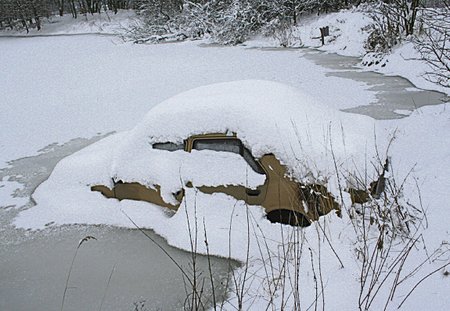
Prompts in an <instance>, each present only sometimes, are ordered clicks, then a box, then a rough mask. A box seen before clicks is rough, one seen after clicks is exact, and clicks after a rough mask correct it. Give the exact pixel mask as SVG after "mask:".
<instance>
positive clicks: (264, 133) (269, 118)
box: [114, 80, 376, 182]
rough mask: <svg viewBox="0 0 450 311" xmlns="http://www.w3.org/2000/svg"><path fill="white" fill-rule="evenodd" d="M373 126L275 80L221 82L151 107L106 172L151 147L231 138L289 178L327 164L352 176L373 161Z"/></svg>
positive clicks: (310, 176) (307, 177) (328, 169)
mask: <svg viewBox="0 0 450 311" xmlns="http://www.w3.org/2000/svg"><path fill="white" fill-rule="evenodd" d="M374 124H375V123H374V120H373V119H371V118H369V117H366V116H361V115H355V114H349V113H344V112H341V111H337V110H335V109H333V108H331V107H328V106H325V105H323V104H322V103H320V102H318V101H317V100H315V99H314V98H312V97H311V96H309V95H308V94H306V93H304V92H300V91H299V90H297V89H295V88H293V87H291V86H288V85H284V84H281V83H277V82H271V81H261V80H244V81H233V82H224V83H218V84H212V85H207V86H202V87H198V88H195V89H192V90H189V91H186V92H183V93H180V94H178V95H176V96H174V97H171V98H169V99H167V100H165V101H163V102H162V103H160V104H159V105H157V106H155V107H154V108H153V109H151V110H150V111H149V112H148V114H147V115H146V116H145V117H144V119H143V120H142V122H140V123H139V124H138V125H137V126H136V127H135V128H134V129H133V130H131V131H130V133H129V135H128V137H127V138H126V139H124V140H123V142H122V144H121V146H120V147H119V148H117V149H116V156H115V164H114V167H115V168H116V169H118V168H120V167H124V166H129V164H128V163H130V161H132V159H133V161H137V162H139V158H141V157H148V156H149V154H148V152H151V150H152V144H153V143H155V142H174V143H181V142H183V140H184V139H186V138H188V137H190V136H192V135H198V134H206V133H236V134H237V137H238V138H239V139H241V140H242V142H243V143H244V145H245V146H246V147H247V148H248V149H250V150H251V152H252V154H253V155H254V156H255V157H257V158H258V157H261V156H263V155H264V154H275V156H276V157H277V158H278V159H279V160H280V161H281V162H282V163H283V164H285V165H286V166H287V167H288V169H289V172H290V173H291V174H292V175H293V176H294V177H295V178H296V179H297V180H299V181H304V182H317V181H321V180H322V181H324V180H325V181H326V180H328V178H329V177H330V176H331V175H333V173H334V172H335V165H338V166H340V168H343V169H344V170H345V169H348V170H350V171H352V170H354V169H362V167H364V166H365V165H367V162H366V161H367V157H369V158H372V159H373V157H374V155H375V145H376V144H375V142H374ZM372 159H369V161H371V160H372ZM131 163H132V162H131ZM361 165H362V166H361ZM343 166H344V167H343ZM134 173H138V172H136V171H135V172H134Z"/></svg>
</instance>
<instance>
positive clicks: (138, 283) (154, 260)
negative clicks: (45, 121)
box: [0, 136, 236, 311]
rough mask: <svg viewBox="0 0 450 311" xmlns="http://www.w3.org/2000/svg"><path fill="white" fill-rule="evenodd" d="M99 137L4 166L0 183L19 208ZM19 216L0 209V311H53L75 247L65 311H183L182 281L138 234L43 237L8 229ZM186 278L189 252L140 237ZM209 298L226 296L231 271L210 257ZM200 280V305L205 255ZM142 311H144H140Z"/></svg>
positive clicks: (67, 229)
mask: <svg viewBox="0 0 450 311" xmlns="http://www.w3.org/2000/svg"><path fill="white" fill-rule="evenodd" d="M102 137H103V136H98V137H94V138H92V139H74V140H71V141H70V142H68V143H66V144H64V145H56V144H53V145H50V146H48V147H46V148H44V149H43V150H41V153H40V154H39V155H38V156H34V157H27V158H23V159H18V160H15V161H12V162H10V166H9V167H7V168H4V169H2V170H0V180H2V179H4V178H5V179H9V180H10V181H17V182H18V183H19V184H21V185H23V189H21V190H20V191H17V192H16V193H15V196H16V199H19V200H18V202H20V201H21V200H20V198H22V200H23V203H26V204H25V205H24V206H23V207H22V208H20V209H24V208H29V207H32V205H33V202H31V201H30V202H27V201H28V198H29V197H30V195H31V194H32V192H33V191H34V189H35V188H36V187H37V186H38V185H39V184H40V183H41V182H42V181H44V180H45V179H46V178H47V177H48V176H49V174H50V173H51V171H52V170H53V168H54V166H55V165H56V164H57V162H58V161H59V160H60V159H62V158H63V157H65V156H67V155H69V154H72V153H73V152H75V151H77V150H79V149H81V148H83V147H85V146H86V145H89V144H91V143H93V142H95V141H97V140H99V139H100V138H102ZM20 209H17V208H15V207H12V206H9V207H8V206H3V207H2V208H0V221H1V223H0V244H1V245H2V247H1V248H0V267H1V269H0V310H36V311H39V310H42V311H44V310H45V311H47V310H60V309H61V303H62V297H63V293H64V290H65V284H66V281H67V275H68V271H69V269H70V266H71V262H72V260H73V258H74V256H75V252H76V250H77V246H78V243H79V241H80V240H81V239H83V238H84V237H86V236H92V237H95V238H96V240H94V239H91V240H89V241H87V242H85V243H83V244H82V245H81V247H80V248H79V250H78V252H77V254H76V258H75V261H74V264H73V267H72V272H71V277H70V279H69V283H68V287H67V293H66V299H65V303H64V310H86V308H87V307H88V306H89V308H90V309H91V310H100V307H101V309H102V310H135V308H136V306H138V307H140V308H142V307H143V306H145V308H147V309H148V310H174V309H182V308H183V306H184V303H185V299H186V297H187V296H188V295H190V294H191V293H190V291H189V288H190V287H189V281H188V279H187V278H186V277H183V274H182V273H181V271H180V270H179V268H178V267H177V265H176V264H175V263H174V262H173V261H172V260H171V259H170V258H169V256H168V255H167V254H166V253H165V252H163V251H162V250H161V249H160V248H159V247H158V246H156V245H155V244H154V242H153V241H152V240H150V239H149V238H148V237H146V236H145V235H144V234H143V233H142V232H140V231H139V230H130V229H121V228H114V227H107V226H85V225H76V226H63V227H52V226H51V224H49V228H48V229H46V230H42V231H37V232H30V231H26V230H18V229H15V228H13V227H12V226H11V225H10V221H11V220H12V218H13V217H14V216H15V215H16V214H17V213H18V211H19V210H20ZM145 232H146V234H147V235H149V236H150V237H151V239H153V240H154V241H155V242H156V243H158V244H159V245H160V246H161V247H162V248H163V249H164V250H165V251H166V252H167V253H168V254H169V255H170V257H172V258H173V260H175V261H176V262H177V264H178V265H180V266H181V267H183V270H184V271H185V273H187V275H188V276H189V277H190V278H192V277H193V269H192V256H191V254H190V253H188V252H185V251H181V250H179V249H176V248H173V247H170V246H168V245H167V243H166V242H165V240H164V239H162V238H160V237H159V236H157V235H156V234H154V233H153V232H151V231H145ZM210 261H211V267H212V271H213V283H214V287H215V297H216V300H217V301H221V300H222V299H223V298H224V296H225V295H226V283H227V277H228V276H229V272H230V271H232V269H233V267H235V266H236V263H235V262H231V261H229V260H227V259H222V258H215V257H211V258H210ZM196 265H197V268H196V269H197V270H196V274H197V275H199V274H201V276H199V281H200V282H201V283H203V282H204V284H205V286H204V293H203V294H202V295H203V299H204V301H205V303H207V304H209V305H210V304H211V302H212V295H211V286H210V284H211V280H210V277H209V273H208V271H209V263H208V258H207V257H206V256H197V257H196ZM142 310H145V309H144V308H142Z"/></svg>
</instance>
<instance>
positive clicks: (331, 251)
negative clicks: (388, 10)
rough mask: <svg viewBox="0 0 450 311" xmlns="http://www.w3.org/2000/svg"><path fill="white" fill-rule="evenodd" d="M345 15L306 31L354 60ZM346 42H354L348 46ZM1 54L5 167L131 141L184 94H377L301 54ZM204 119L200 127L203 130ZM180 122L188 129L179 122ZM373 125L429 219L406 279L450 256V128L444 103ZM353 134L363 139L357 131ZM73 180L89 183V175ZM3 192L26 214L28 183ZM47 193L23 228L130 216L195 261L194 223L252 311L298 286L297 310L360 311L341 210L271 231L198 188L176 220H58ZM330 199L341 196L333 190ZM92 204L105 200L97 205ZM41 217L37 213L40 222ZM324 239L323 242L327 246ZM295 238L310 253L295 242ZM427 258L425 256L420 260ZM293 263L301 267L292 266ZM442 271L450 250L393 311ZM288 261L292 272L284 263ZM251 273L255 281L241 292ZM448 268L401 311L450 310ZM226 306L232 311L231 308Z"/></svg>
mask: <svg viewBox="0 0 450 311" xmlns="http://www.w3.org/2000/svg"><path fill="white" fill-rule="evenodd" d="M339 14H342V15H339ZM351 16H352V15H351V14H350V13H349V12H344V13H337V15H333V14H332V15H329V16H328V17H326V18H325V19H321V20H318V21H315V22H311V23H310V28H309V30H308V28H305V31H307V32H308V33H313V32H314V29H316V25H319V24H320V25H327V24H330V26H332V27H330V31H331V32H339V31H343V32H346V34H345V35H344V36H341V37H340V38H342V39H344V38H348V39H345V40H341V39H339V37H337V38H336V39H335V40H334V41H333V42H327V44H326V46H325V47H323V49H326V50H327V51H332V52H342V51H344V52H342V53H345V54H346V55H357V56H360V53H361V50H360V49H359V48H358V47H359V46H360V44H361V42H362V39H361V38H362V36H363V35H362V34H358V33H359V31H358V27H359V26H361V25H363V24H364V23H365V21H364V20H363V19H361V18H360V17H358V18H356V19H357V20H358V22H357V23H356V22H355V21H352V17H351ZM314 23H315V24H314ZM355 23H356V24H355ZM337 25H339V27H338V26H337ZM355 25H356V26H358V27H356V26H355ZM338 28H339V30H338ZM55 32H56V31H55ZM350 32H351V33H350ZM314 36H315V35H314ZM309 37H311V36H309ZM307 38H308V37H305V38H302V41H303V42H304V43H305V44H307V45H309V44H310V45H312V44H313V43H312V42H315V41H311V43H308V42H309V41H308V39H307ZM353 39H354V40H353ZM312 40H317V39H312ZM352 40H353V41H352ZM345 42H349V43H348V45H345ZM351 42H354V44H353V45H352V43H351ZM250 45H251V44H250ZM344 46H346V47H345V48H344ZM68 47H71V48H70V49H68ZM321 49H322V48H321ZM399 49H400V51H403V50H401V48H399ZM405 49H407V48H405ZM0 50H1V51H2V52H1V54H0V70H1V73H2V74H1V76H0V94H3V96H2V97H1V99H0V105H1V110H2V113H1V115H0V124H2V131H1V132H0V151H1V152H0V167H4V166H5V165H7V162H8V161H10V160H13V159H17V158H19V157H24V156H30V155H33V154H36V153H39V150H40V149H41V148H43V147H45V146H47V145H49V144H52V143H55V142H56V143H63V142H66V141H68V140H70V139H73V138H76V137H92V136H95V135H97V134H99V133H107V132H111V131H117V132H122V131H125V130H129V129H131V128H133V127H134V126H135V125H136V124H137V123H138V122H139V121H140V120H141V119H142V116H143V115H144V114H146V113H147V111H149V110H150V109H151V108H152V107H153V106H154V105H155V104H157V103H159V102H161V101H162V100H164V99H166V98H168V97H170V96H173V95H175V94H177V93H180V92H181V91H186V90H188V89H191V88H193V87H198V86H202V85H205V84H210V83H213V82H225V81H234V80H242V79H263V80H270V81H277V82H283V83H285V84H287V85H289V86H292V87H295V88H296V89H299V90H300V91H301V92H303V93H305V94H308V95H309V96H312V97H314V98H316V100H317V101H318V102H319V103H321V105H322V107H321V109H323V110H325V111H326V110H328V109H329V111H330V112H331V111H333V110H334V109H345V108H351V107H356V106H360V105H369V104H371V103H373V102H375V101H376V97H375V95H376V93H375V91H373V90H369V89H368V88H369V87H368V85H367V84H365V83H362V82H357V81H353V80H350V79H345V78H340V77H336V76H329V75H328V73H329V71H330V70H329V69H326V68H323V67H321V66H319V65H316V64H314V63H313V62H311V61H309V60H307V59H306V58H304V57H302V55H303V52H302V51H295V50H291V51H277V50H259V49H251V48H247V47H226V48H222V47H210V46H207V47H202V46H201V43H199V42H184V43H178V44H176V45H175V44H165V45H149V46H142V45H132V44H128V43H127V44H124V43H122V42H120V41H118V40H117V39H112V38H105V37H98V36H79V37H55V38H32V39H19V38H0ZM403 53H404V52H403ZM399 55H400V54H399ZM401 55H403V54H401ZM393 57H394V56H393ZM402 59H403V58H402ZM403 61H404V63H403V65H402V63H401V62H402V60H400V59H398V60H396V61H394V62H390V63H393V64H396V65H395V66H398V67H394V65H392V67H389V65H388V66H386V67H384V68H386V69H383V70H386V71H388V70H391V72H389V73H390V74H402V75H403V76H406V77H407V78H410V79H411V80H412V81H413V82H414V83H418V84H419V86H423V84H420V83H422V82H421V81H422V80H421V78H420V76H417V75H418V74H419V72H420V70H423V67H421V66H416V65H415V64H416V63H415V61H414V62H413V61H409V62H408V61H407V60H403ZM389 68H391V69H389ZM421 68H422V69H421ZM400 69H402V70H403V71H401V70H400ZM430 87H431V86H430ZM201 118H202V116H199V118H198V122H199V123H201V122H202V119H201ZM349 118H351V115H350V114H349ZM173 121H174V122H179V123H180V124H182V123H183V120H179V119H178V120H173ZM370 122H374V123H375V126H374V127H375V128H374V134H375V133H376V134H377V141H380V146H382V145H383V143H386V142H387V140H388V139H389V137H391V136H392V135H395V139H394V140H393V143H392V145H391V147H390V149H389V152H388V155H389V156H390V157H391V159H392V163H391V164H392V167H393V169H394V171H393V172H390V174H392V175H391V176H393V177H395V179H396V180H397V182H399V183H402V182H403V180H404V178H405V177H406V176H408V178H407V179H406V181H405V182H404V184H403V185H402V187H403V193H404V197H402V198H400V199H401V201H403V202H405V204H411V205H414V206H417V207H419V206H421V205H422V206H423V208H424V210H425V211H426V213H427V219H426V221H427V229H426V230H423V232H422V231H421V233H422V236H423V241H422V240H421V241H420V244H417V245H416V248H414V250H413V251H412V255H411V256H410V257H409V258H408V260H407V262H406V264H405V265H404V273H405V274H402V275H401V276H403V275H407V274H408V273H409V272H410V271H412V270H414V268H415V267H416V266H417V265H418V264H420V263H421V262H422V261H423V260H424V259H426V256H427V255H426V254H428V255H431V254H432V252H433V251H434V249H436V248H437V247H439V246H440V245H444V251H445V249H448V243H449V240H450V232H449V227H450V226H449V225H448V219H450V210H449V209H448V208H446V207H447V206H448V198H449V195H448V189H450V182H449V176H450V136H449V135H446V133H448V132H449V130H450V105H449V104H448V103H447V104H445V103H444V104H442V105H438V106H430V107H424V108H421V109H418V110H416V111H414V112H413V113H412V114H411V115H410V116H409V117H407V118H404V119H401V120H391V121H388V120H386V121H376V122H375V121H370ZM355 124H356V123H355ZM311 126H314V124H311ZM353 130H354V131H358V130H360V129H359V128H357V127H356V125H355V128H353ZM120 135H123V134H119V135H116V136H112V137H109V138H106V140H103V141H101V142H99V143H98V144H96V145H93V146H91V147H89V148H91V150H92V149H95V148H97V149H98V150H101V151H103V152H104V151H105V149H104V148H103V147H104V146H108V144H109V143H110V141H111V140H114V139H118V138H120V137H121V136H120ZM269 135H270V133H269ZM354 143H355V142H354ZM364 150H365V146H363V145H362V146H361V156H362V157H364V156H365V154H366V152H365V151H364ZM83 152H85V154H86V152H88V151H83ZM380 153H381V157H384V156H385V153H386V150H384V149H382V150H380ZM80 156H83V153H79V154H74V155H73V156H71V159H74V158H77V157H80ZM68 161H70V159H68V160H67V161H65V162H61V166H64V163H66V164H67V163H68ZM57 171H60V170H57ZM77 173H78V174H81V175H82V173H83V172H82V171H78V172H77ZM409 173H410V174H409ZM56 177H57V176H56ZM60 177H61V176H60ZM63 177H64V176H63ZM49 182H52V178H51V179H50V180H49ZM59 182H61V181H60V180H59ZM0 185H1V186H2V187H0V190H1V192H0V195H1V196H0V203H1V204H0V205H2V206H4V205H13V204H14V205H16V204H17V207H19V206H20V205H21V204H22V202H21V201H17V200H14V198H12V197H11V195H12V194H13V193H14V191H15V190H16V188H17V186H20V185H18V184H17V183H11V182H8V181H7V178H6V177H5V178H4V179H3V180H1V181H0ZM47 185H49V184H47ZM42 187H43V188H40V189H41V190H38V197H39V200H38V206H36V207H32V208H30V209H28V210H25V211H24V212H23V213H22V214H21V215H20V216H19V217H18V218H17V219H16V222H15V223H16V224H17V225H19V226H21V227H25V228H28V227H40V226H41V225H42V224H46V223H49V222H51V221H54V220H55V218H58V221H57V222H58V223H59V224H62V223H69V224H70V223H80V222H81V223H90V224H104V223H107V224H115V225H121V226H123V225H124V222H125V221H126V219H125V218H123V214H121V213H119V212H120V210H121V209H122V210H125V211H126V212H127V214H128V216H129V217H131V218H132V219H135V220H136V222H137V223H138V224H139V225H142V226H145V227H148V228H153V229H154V230H155V231H156V232H157V233H158V234H160V235H161V236H163V237H165V238H166V239H167V241H168V242H169V243H170V244H172V245H175V246H177V247H180V248H184V249H188V250H189V249H190V247H191V241H190V237H192V236H190V235H189V233H188V226H187V220H188V219H190V220H191V225H194V222H195V221H194V222H193V221H192V220H194V219H197V220H198V223H196V225H197V226H198V230H199V233H200V236H199V244H198V248H199V251H200V252H206V245H205V243H203V239H204V238H203V234H204V232H206V233H207V234H208V245H209V252H210V253H211V254H217V255H221V256H225V257H227V256H231V257H232V258H236V259H239V260H241V261H243V262H248V263H249V264H248V265H244V268H242V269H241V270H238V271H237V274H239V275H240V276H239V278H240V279H239V281H238V282H237V283H238V285H239V286H242V287H244V292H245V296H244V309H254V310H260V309H262V308H265V307H266V306H267V305H270V304H271V303H275V304H276V305H278V306H280V305H281V304H282V303H287V306H286V307H285V308H286V309H291V308H292V304H293V303H295V301H296V298H295V295H294V296H292V295H293V293H292V292H290V290H291V289H292V288H295V287H296V286H298V287H299V288H300V301H301V307H302V309H307V308H308V307H309V306H313V307H314V306H315V303H316V301H317V303H318V307H319V308H322V307H323V308H329V307H330V306H332V308H333V309H338V310H355V309H358V307H357V306H358V297H359V286H360V283H359V281H358V279H359V277H360V274H359V271H360V268H361V264H360V261H359V259H360V258H357V254H356V253H355V248H356V247H357V244H356V243H357V240H356V237H355V233H354V231H353V230H354V229H353V228H352V226H351V225H350V223H351V221H350V218H349V215H347V214H346V213H343V218H342V219H341V218H338V217H337V216H336V215H335V214H331V215H328V216H326V217H324V218H322V220H321V221H320V226H319V225H313V226H311V227H309V228H307V229H303V230H301V231H296V230H295V229H293V228H290V227H282V226H280V225H274V224H270V223H269V222H268V221H267V220H265V219H264V217H263V216H264V215H263V211H262V210H261V209H260V208H259V207H253V206H251V207H247V206H245V204H243V203H242V202H236V201H235V200H232V199H230V198H229V197H227V196H225V195H213V196H208V195H203V194H199V193H195V192H194V191H191V190H187V193H186V198H185V202H186V204H182V206H181V208H180V210H179V211H178V213H176V214H175V216H173V217H171V218H169V217H168V216H167V214H166V213H164V211H163V210H161V209H160V208H158V207H156V206H153V205H151V204H147V203H142V202H140V203H137V202H132V201H123V202H120V203H119V202H116V201H111V200H110V201H109V202H108V204H107V208H110V209H111V210H114V211H115V212H114V213H109V212H105V213H95V215H94V213H93V214H90V213H91V212H93V210H90V209H89V206H92V205H91V204H94V201H95V200H94V201H93V202H89V201H87V200H85V201H84V202H80V204H79V205H80V210H78V211H74V210H68V209H67V206H64V202H60V203H61V206H60V209H59V210H58V211H57V213H56V212H55V211H54V210H50V212H48V210H47V211H45V207H46V203H45V202H46V200H51V199H52V197H49V196H51V187H49V188H50V189H48V188H47V189H46V190H45V187H46V183H44V184H43V185H42ZM38 189H39V188H38ZM42 189H44V190H45V191H42ZM418 189H420V193H419V192H418ZM332 190H334V191H335V194H336V195H337V196H339V193H338V192H339V189H336V188H334V189H332ZM98 196H99V197H98V199H100V194H98ZM347 199H348V198H347ZM105 200H106V199H105ZM52 206H55V205H52ZM71 206H72V205H71ZM193 207H195V209H194V208H193ZM41 208H42V209H43V212H42V213H39V210H40V209H41ZM102 208H104V206H103V207H102ZM97 211H98V210H97ZM116 212H117V213H116ZM27 216H28V217H27ZM91 216H92V217H91ZM115 217H117V218H115ZM118 217H121V218H120V219H119V218H118ZM150 219H151V221H149V220H150ZM36 224H38V225H36ZM249 224H250V226H249ZM230 226H231V229H230ZM191 229H192V228H191ZM421 230H422V229H421ZM322 233H326V238H324V235H321V234H322ZM300 241H301V242H302V243H296V242H300ZM292 245H302V247H303V248H301V249H295V250H296V251H298V252H294V253H292V252H288V251H286V249H288V248H290V247H291V246H292ZM424 249H425V251H426V252H428V253H426V252H425V253H424V252H422V250H424ZM300 253H301V254H302V255H301V256H300V255H299V254H300ZM287 254H289V255H291V256H294V257H293V258H288V259H289V260H287V261H285V256H286V255H287ZM247 256H249V257H247ZM295 256H298V257H295ZM433 258H435V257H433ZM292 259H294V261H295V259H298V260H299V262H300V271H297V272H296V270H295V268H296V267H297V266H296V265H295V264H294V265H292V262H293V261H292ZM448 260H449V255H448V252H447V253H444V254H443V255H442V256H441V257H440V258H439V260H435V261H434V262H428V261H426V260H425V262H426V263H427V264H426V265H425V268H424V269H422V270H420V271H419V272H417V273H416V274H415V278H409V279H406V280H405V281H404V282H402V285H401V286H399V287H398V288H397V291H396V292H395V295H394V296H393V302H392V304H391V305H389V308H388V309H396V308H397V306H398V305H399V304H400V303H401V301H402V300H403V299H404V298H405V296H406V295H407V294H408V292H409V290H410V289H411V288H412V287H413V286H414V285H415V284H416V283H417V282H418V281H419V280H420V278H422V277H424V276H425V275H426V274H427V273H429V272H431V271H433V269H436V268H438V267H439V266H442V265H443V264H445V263H446V262H448ZM429 261H431V260H429ZM286 263H288V266H289V267H288V268H285V266H284V264H286ZM342 266H343V267H342ZM245 267H247V268H248V271H247V275H251V277H249V279H248V280H246V281H243V275H245ZM445 271H448V268H443V269H440V270H438V273H436V274H433V275H432V276H431V277H430V278H428V279H426V280H425V281H424V282H423V283H422V284H420V285H419V286H418V288H417V289H416V291H415V292H414V293H413V295H411V297H410V298H409V299H408V300H407V301H406V303H405V304H404V305H403V306H402V309H404V310H422V309H434V310H446V309H448V308H449V303H448V299H446V295H448V292H450V282H449V279H448V276H446V274H445ZM290 273H292V274H290ZM295 273H299V275H300V277H299V278H298V280H300V282H301V283H300V285H299V284H296V283H295V282H294V280H296V279H297V275H295ZM447 273H448V272H447ZM319 275H320V278H319ZM269 276H270V277H269ZM283 277H284V278H283ZM319 279H320V281H319ZM277 280H281V281H280V282H281V283H277ZM388 280H389V281H391V279H388ZM283 282H286V283H283ZM291 282H293V283H291ZM294 283H295V284H294ZM282 284H284V285H282ZM344 284H345V285H344ZM235 285H236V284H235ZM281 289H286V292H284V291H282V290H281ZM390 289H391V287H389V286H387V287H386V288H383V287H382V288H381V290H380V294H379V296H378V297H377V299H375V300H374V304H373V306H372V307H373V310H378V309H382V308H383V307H384V305H385V303H386V301H387V298H386V297H389V295H390V292H389V291H390ZM289 295H291V296H289ZM288 297H290V298H288ZM316 297H317V298H318V299H317V300H316ZM271 299H273V300H272V301H271ZM238 300H239V299H238V297H237V296H236V295H235V294H234V293H232V295H231V298H230V304H234V305H237V303H238ZM226 307H227V308H230V309H231V306H230V305H226Z"/></svg>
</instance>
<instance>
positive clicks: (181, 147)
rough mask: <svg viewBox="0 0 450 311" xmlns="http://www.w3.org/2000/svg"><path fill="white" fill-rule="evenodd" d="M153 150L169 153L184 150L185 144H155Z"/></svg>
mask: <svg viewBox="0 0 450 311" xmlns="http://www.w3.org/2000/svg"><path fill="white" fill-rule="evenodd" d="M153 149H159V150H167V151H175V150H184V145H183V144H175V143H171V142H166V143H154V144H153Z"/></svg>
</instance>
